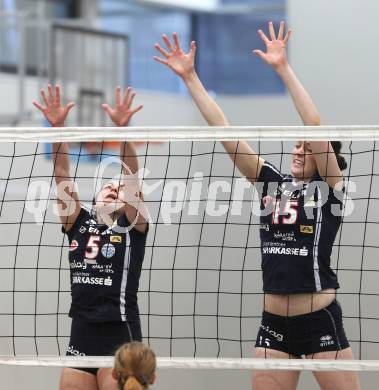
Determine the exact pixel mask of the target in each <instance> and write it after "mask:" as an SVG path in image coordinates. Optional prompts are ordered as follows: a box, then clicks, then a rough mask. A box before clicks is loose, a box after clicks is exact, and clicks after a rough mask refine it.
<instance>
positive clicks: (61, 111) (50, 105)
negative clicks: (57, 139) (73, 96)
mask: <svg viewBox="0 0 379 390" xmlns="http://www.w3.org/2000/svg"><path fill="white" fill-rule="evenodd" d="M47 89H48V96H46V93H45V91H44V90H43V89H41V98H42V100H43V101H44V103H45V107H43V106H42V105H41V104H39V103H38V102H37V101H33V104H34V105H35V106H36V107H37V108H38V109H39V110H40V111H41V112H42V113H43V115H45V117H46V119H47V120H48V121H49V123H50V124H51V126H53V127H63V126H64V123H65V120H66V118H67V115H68V113H69V112H70V110H71V109H72V108H73V107H74V106H75V103H73V102H70V103H68V104H67V105H65V106H64V105H62V103H61V90H60V86H59V85H56V86H55V88H53V86H52V85H51V84H49V85H48V87H47ZM54 89H55V94H54Z"/></svg>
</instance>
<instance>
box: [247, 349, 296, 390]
mask: <svg viewBox="0 0 379 390" xmlns="http://www.w3.org/2000/svg"><path fill="white" fill-rule="evenodd" d="M254 357H255V358H261V359H262V358H267V359H288V353H284V352H280V351H276V350H274V349H266V348H255V352H254ZM290 358H291V359H296V357H294V356H290ZM299 376H300V372H299V371H282V370H280V371H279V370H264V371H261V370H260V371H254V372H253V377H252V381H253V389H254V390H295V389H296V386H297V383H298V381H299Z"/></svg>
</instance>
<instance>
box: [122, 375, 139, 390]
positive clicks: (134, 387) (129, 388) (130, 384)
mask: <svg viewBox="0 0 379 390" xmlns="http://www.w3.org/2000/svg"><path fill="white" fill-rule="evenodd" d="M123 390H144V388H143V386H142V385H141V383H139V382H138V380H137V378H136V377H135V376H133V375H131V376H129V377H128V378H127V379H126V381H125V383H124V388H123Z"/></svg>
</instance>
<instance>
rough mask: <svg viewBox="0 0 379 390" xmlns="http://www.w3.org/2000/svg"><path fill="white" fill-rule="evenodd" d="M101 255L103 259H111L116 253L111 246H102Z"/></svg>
mask: <svg viewBox="0 0 379 390" xmlns="http://www.w3.org/2000/svg"><path fill="white" fill-rule="evenodd" d="M101 253H102V255H103V256H104V257H106V258H107V259H109V258H110V257H113V256H114V254H115V253H116V249H115V247H114V245H113V244H104V245H103V247H102V248H101Z"/></svg>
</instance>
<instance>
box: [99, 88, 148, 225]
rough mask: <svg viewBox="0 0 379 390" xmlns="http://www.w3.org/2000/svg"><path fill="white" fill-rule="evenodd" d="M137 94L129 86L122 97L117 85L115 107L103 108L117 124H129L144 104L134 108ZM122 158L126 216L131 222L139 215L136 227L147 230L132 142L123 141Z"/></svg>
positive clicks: (107, 105)
mask: <svg viewBox="0 0 379 390" xmlns="http://www.w3.org/2000/svg"><path fill="white" fill-rule="evenodd" d="M135 96H136V94H135V92H133V91H132V89H131V88H130V87H128V88H127V89H126V91H125V93H124V96H123V97H121V88H120V87H117V88H116V93H115V103H116V105H115V107H114V108H112V107H111V106H110V105H109V104H106V103H104V104H103V105H102V107H103V109H104V110H105V112H106V113H107V114H108V116H109V117H110V119H111V120H112V122H113V123H114V124H115V125H116V126H120V127H126V126H128V125H129V122H130V119H131V118H132V116H133V115H134V114H136V113H137V112H138V111H140V110H141V109H142V107H143V106H142V105H139V106H137V107H136V108H134V109H132V105H133V100H134V98H135ZM120 159H121V162H122V163H123V167H122V173H123V175H124V176H125V178H126V181H125V194H126V199H125V202H126V203H125V206H126V207H125V213H126V216H127V218H128V220H129V221H130V222H132V221H134V220H135V218H136V217H137V221H136V226H135V228H136V229H137V230H138V231H140V232H145V231H146V227H147V222H146V218H145V217H146V211H147V209H146V206H145V204H144V202H143V196H142V194H141V193H140V188H139V180H138V168H139V166H138V157H137V152H136V149H135V146H134V144H133V143H132V142H121V144H120Z"/></svg>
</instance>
